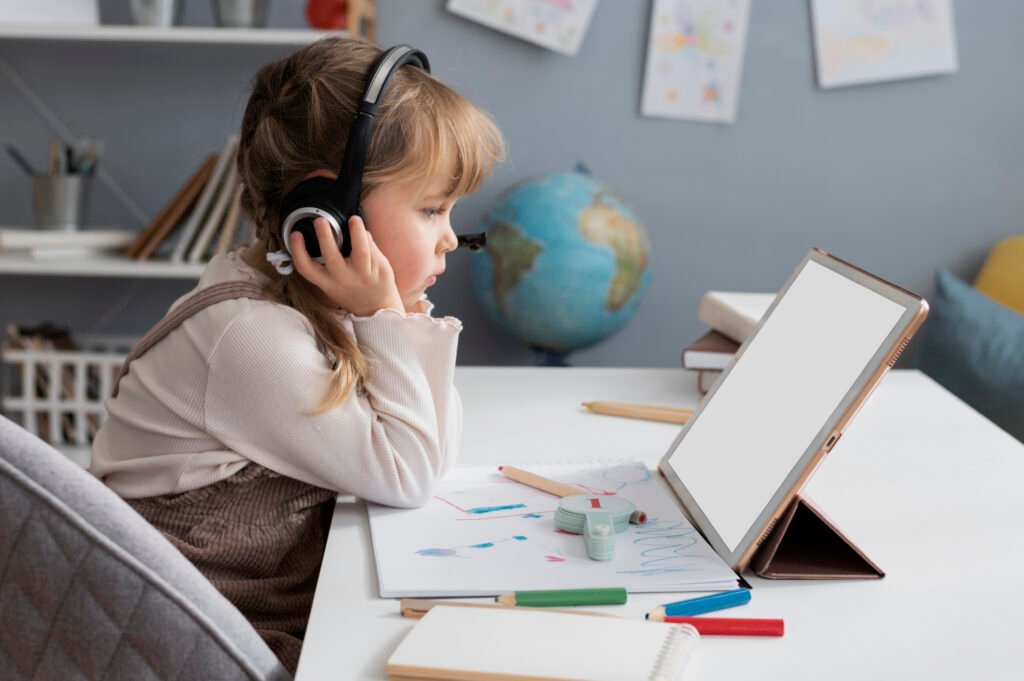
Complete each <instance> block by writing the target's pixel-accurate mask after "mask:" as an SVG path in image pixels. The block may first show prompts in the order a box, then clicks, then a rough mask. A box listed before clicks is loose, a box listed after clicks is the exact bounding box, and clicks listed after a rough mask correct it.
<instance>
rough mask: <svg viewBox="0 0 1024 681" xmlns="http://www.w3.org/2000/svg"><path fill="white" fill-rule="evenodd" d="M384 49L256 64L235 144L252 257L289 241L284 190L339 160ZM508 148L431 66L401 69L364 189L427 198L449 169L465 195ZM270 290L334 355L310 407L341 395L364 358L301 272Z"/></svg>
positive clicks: (454, 189) (305, 52)
mask: <svg viewBox="0 0 1024 681" xmlns="http://www.w3.org/2000/svg"><path fill="white" fill-rule="evenodd" d="M381 52H382V50H381V49H380V48H379V47H377V46H376V45H371V44H369V43H364V42H360V41H355V40H348V39H344V38H335V37H329V38H323V39H321V40H319V41H317V42H315V43H312V44H310V45H308V46H306V47H303V48H301V49H299V50H297V51H295V52H293V53H292V54H290V55H288V56H286V57H283V58H282V59H278V60H276V61H273V62H270V63H268V64H265V65H264V66H263V67H262V68H260V70H259V72H257V74H256V77H255V79H254V81H253V86H252V94H251V95H250V97H249V102H248V104H247V105H246V108H245V115H244V116H243V118H242V129H241V134H240V142H239V150H238V171H239V173H240V175H241V180H242V183H243V185H244V190H243V192H242V207H243V209H244V210H245V211H246V212H247V213H248V215H249V217H250V218H251V220H252V221H253V224H254V226H255V238H256V241H257V242H258V244H259V246H260V247H261V248H258V249H257V251H258V252H257V253H256V254H255V255H256V256H258V257H262V251H263V250H264V249H265V251H266V252H273V251H277V250H279V249H282V248H283V247H284V245H283V244H282V243H281V242H280V238H279V232H278V228H279V224H280V216H279V211H280V206H281V202H282V200H283V199H284V197H285V196H286V195H287V193H288V192H289V191H291V190H292V189H293V188H294V187H295V186H296V185H297V184H298V183H299V182H300V181H301V180H302V179H303V178H304V177H305V176H306V175H308V174H309V173H311V172H313V171H316V170H324V169H329V170H332V171H333V172H337V169H338V168H340V167H341V159H342V156H343V155H344V153H345V143H346V141H347V139H348V130H349V125H350V123H351V121H352V119H353V117H354V116H355V112H356V107H357V106H358V103H359V100H360V98H361V97H362V95H363V91H364V89H365V86H366V77H367V71H368V70H369V67H370V65H371V63H372V62H373V61H374V59H376V58H377V57H378V56H379V55H380V54H381ZM504 154H505V146H504V141H503V140H502V136H501V133H500V131H499V130H498V128H497V126H496V125H495V124H494V122H493V121H492V120H491V119H490V117H488V115H487V114H486V113H484V112H483V111H481V110H480V109H478V108H477V107H476V106H474V105H473V104H471V103H470V102H468V101H467V100H465V99H463V98H462V97H461V96H460V95H459V94H458V93H456V92H455V91H454V90H452V89H451V88H449V87H448V86H446V85H445V84H443V83H441V82H440V81H438V80H436V79H435V78H433V77H432V76H430V75H429V74H428V73H426V72H424V71H422V70H420V69H418V68H416V67H412V66H410V67H403V68H401V69H399V70H398V71H397V72H396V73H395V74H394V75H393V76H392V77H391V80H390V81H389V84H388V88H387V91H386V93H385V95H384V99H383V102H382V104H381V108H380V113H379V114H378V115H377V118H376V121H375V123H374V126H373V131H372V134H371V137H370V145H369V149H368V151H367V154H366V163H365V168H364V172H363V187H362V197H363V198H364V199H365V197H366V196H367V195H368V194H369V193H370V192H372V191H373V190H374V189H376V188H377V187H379V186H381V185H383V184H402V185H408V186H411V187H414V188H415V191H416V192H418V193H419V195H420V196H422V195H423V193H425V192H426V190H427V187H428V186H429V184H430V182H432V181H436V179H437V178H438V177H439V176H441V175H442V174H449V173H452V169H453V168H454V174H452V175H451V183H450V184H449V186H448V198H457V197H460V196H465V195H466V194H471V193H473V192H474V191H476V189H477V188H478V187H479V186H480V184H481V182H483V180H484V179H486V177H487V176H488V175H489V174H490V173H491V171H492V170H493V167H494V164H495V163H496V162H497V161H499V160H501V159H502V158H504ZM371 228H372V226H371ZM271 272H273V270H271ZM268 289H269V290H268V292H269V293H270V295H271V296H273V297H274V298H275V299H277V300H279V301H281V302H282V303H284V304H285V305H289V306H291V307H294V308H295V309H296V310H298V311H299V312H301V313H302V314H303V315H305V317H306V318H307V319H308V320H309V322H310V324H311V326H312V328H313V332H314V335H315V337H316V340H317V343H318V345H319V346H320V348H321V350H323V351H324V353H325V355H327V356H328V357H333V366H332V369H333V374H332V376H331V380H330V385H329V388H328V391H327V394H326V396H325V397H324V398H323V400H322V401H321V403H320V405H319V406H318V407H317V408H316V409H315V410H314V412H313V413H314V414H319V413H323V412H325V411H328V410H329V409H331V408H333V407H335V406H337V405H338V404H340V403H342V402H344V401H345V400H346V399H347V398H348V396H349V394H350V393H351V391H352V389H353V387H354V386H355V385H356V384H357V383H358V382H360V381H363V380H365V379H366V377H367V375H368V372H369V365H368V363H367V360H366V357H365V356H364V355H363V353H362V352H361V351H360V350H359V347H358V346H357V345H356V343H355V341H354V340H353V339H352V338H351V337H350V336H349V335H348V333H346V332H345V330H344V329H343V328H342V327H341V326H340V324H339V323H338V320H337V318H336V316H335V315H333V314H332V311H331V310H330V309H329V308H327V307H325V306H324V304H323V303H322V302H321V301H320V298H319V296H318V293H317V291H318V289H317V288H316V287H315V286H314V285H313V284H311V283H309V282H308V281H307V280H306V279H305V278H303V277H302V276H301V275H299V274H298V273H293V274H292V275H291V276H282V277H280V278H277V279H275V280H274V282H273V283H272V284H270V285H269V287H268Z"/></svg>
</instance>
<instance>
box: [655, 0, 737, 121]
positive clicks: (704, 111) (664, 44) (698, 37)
mask: <svg viewBox="0 0 1024 681" xmlns="http://www.w3.org/2000/svg"><path fill="white" fill-rule="evenodd" d="M749 15H750V0H654V5H653V8H652V10H651V30H650V36H649V38H648V41H647V66H646V68H645V70H644V88H643V97H642V101H641V106H640V111H641V113H643V115H645V116H661V117H665V118H682V119H689V120H695V121H705V122H713V123H732V122H733V121H735V120H736V105H737V103H738V101H739V95H740V72H741V70H742V67H743V53H744V50H745V47H746V39H747V20H748V17H749Z"/></svg>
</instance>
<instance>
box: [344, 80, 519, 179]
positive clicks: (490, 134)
mask: <svg viewBox="0 0 1024 681" xmlns="http://www.w3.org/2000/svg"><path fill="white" fill-rule="evenodd" d="M418 85H419V87H412V88H409V89H408V90H407V92H406V96H405V97H403V98H402V99H401V100H400V101H399V102H397V103H396V104H395V107H394V110H393V115H392V116H390V117H389V118H390V119H391V120H390V121H389V123H390V125H387V126H381V131H380V132H381V133H382V134H381V136H380V138H379V140H375V141H379V142H380V145H379V147H378V148H377V151H379V152H380V154H379V157H378V159H375V160H378V161H379V162H380V163H379V165H378V166H377V167H376V168H375V169H374V170H372V171H371V170H368V171H367V174H366V176H365V177H364V180H365V181H366V183H367V185H368V186H367V187H366V189H367V191H370V190H371V189H372V186H376V185H378V184H382V183H385V182H394V183H397V184H407V185H409V186H412V187H414V188H415V192H416V194H417V196H418V197H419V198H422V197H424V196H426V194H427V193H428V192H429V191H430V189H431V187H433V186H435V185H437V184H438V182H439V180H440V179H441V178H445V179H446V180H447V183H446V185H445V187H446V189H445V197H444V198H446V199H457V198H459V197H462V196H466V195H467V194H472V193H473V192H475V191H476V190H477V189H478V188H479V187H480V185H481V184H482V183H483V181H484V180H485V179H486V178H487V177H488V176H489V175H490V174H491V171H492V170H493V168H494V165H495V163H497V162H499V161H500V160H502V159H503V158H504V156H505V145H504V140H503V139H502V136H501V132H500V131H499V130H498V127H497V126H496V125H495V124H494V122H493V121H492V120H491V119H490V117H489V116H488V115H487V114H486V113H484V112H483V111H481V110H480V109H478V108H477V107H476V106H474V105H473V104H471V103H470V102H468V101H467V100H465V99H463V98H462V97H461V96H459V95H458V94H457V93H455V92H454V91H453V90H450V89H448V88H447V87H446V86H444V85H442V84H441V83H439V82H437V81H435V80H433V79H432V78H429V77H427V78H426V79H424V82H422V83H419V84H418ZM382 122H383V121H382ZM375 165H376V164H375Z"/></svg>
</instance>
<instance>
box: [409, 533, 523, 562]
mask: <svg viewBox="0 0 1024 681" xmlns="http://www.w3.org/2000/svg"><path fill="white" fill-rule="evenodd" d="M526 539H527V538H526V537H525V536H523V535H521V534H517V535H513V536H511V537H507V538H505V539H498V540H495V541H486V542H482V543H480V544H468V545H466V546H453V547H451V548H444V549H438V548H430V549H419V550H418V551H416V553H417V554H418V555H420V556H427V557H430V558H451V557H452V556H454V557H456V558H468V556H460V555H459V549H490V548H494V546H496V545H497V544H501V543H502V542H507V541H526Z"/></svg>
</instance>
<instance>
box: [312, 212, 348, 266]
mask: <svg viewBox="0 0 1024 681" xmlns="http://www.w3.org/2000/svg"><path fill="white" fill-rule="evenodd" d="M313 229H314V230H315V231H316V240H317V242H319V244H320V257H322V258H323V259H324V264H325V265H327V267H337V266H338V265H339V264H340V263H341V261H342V257H341V251H340V250H339V249H338V238H337V237H336V236H335V235H334V230H332V229H331V223H329V222H327V218H324V217H319V218H317V219H316V220H314V221H313Z"/></svg>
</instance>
